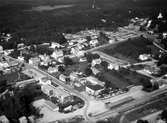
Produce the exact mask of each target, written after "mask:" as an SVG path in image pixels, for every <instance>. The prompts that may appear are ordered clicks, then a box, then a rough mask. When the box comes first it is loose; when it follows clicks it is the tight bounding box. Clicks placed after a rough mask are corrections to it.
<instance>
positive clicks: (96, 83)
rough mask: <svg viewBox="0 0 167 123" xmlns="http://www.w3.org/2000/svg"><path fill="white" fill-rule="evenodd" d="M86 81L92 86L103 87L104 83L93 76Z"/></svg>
mask: <svg viewBox="0 0 167 123" xmlns="http://www.w3.org/2000/svg"><path fill="white" fill-rule="evenodd" d="M86 80H87V81H88V82H90V83H91V84H92V85H101V86H104V82H102V81H100V80H98V79H97V78H95V77H93V76H89V77H86Z"/></svg>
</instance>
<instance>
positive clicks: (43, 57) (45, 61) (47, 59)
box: [39, 54, 51, 66]
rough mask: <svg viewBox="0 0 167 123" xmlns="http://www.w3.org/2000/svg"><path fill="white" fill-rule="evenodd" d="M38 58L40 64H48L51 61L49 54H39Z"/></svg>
mask: <svg viewBox="0 0 167 123" xmlns="http://www.w3.org/2000/svg"><path fill="white" fill-rule="evenodd" d="M39 58H40V59H41V61H42V62H41V63H42V64H41V65H45V66H48V64H49V63H50V62H51V59H50V56H48V55H46V54H44V55H39Z"/></svg>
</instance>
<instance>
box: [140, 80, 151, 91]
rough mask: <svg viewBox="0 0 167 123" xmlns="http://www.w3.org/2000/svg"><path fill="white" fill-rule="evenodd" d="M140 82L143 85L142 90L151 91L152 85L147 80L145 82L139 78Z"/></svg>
mask: <svg viewBox="0 0 167 123" xmlns="http://www.w3.org/2000/svg"><path fill="white" fill-rule="evenodd" d="M140 81H141V83H142V84H143V90H146V91H147V90H149V89H152V87H153V85H152V83H151V82H150V81H149V80H147V79H145V78H141V80H140Z"/></svg>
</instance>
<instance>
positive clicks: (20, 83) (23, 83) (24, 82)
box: [15, 79, 35, 87]
mask: <svg viewBox="0 0 167 123" xmlns="http://www.w3.org/2000/svg"><path fill="white" fill-rule="evenodd" d="M34 82H35V80H34V79H28V80H24V81H20V82H16V84H15V86H16V87H17V86H21V85H27V84H31V83H34Z"/></svg>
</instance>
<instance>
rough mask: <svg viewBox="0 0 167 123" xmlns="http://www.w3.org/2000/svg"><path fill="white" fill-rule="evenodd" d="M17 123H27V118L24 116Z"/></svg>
mask: <svg viewBox="0 0 167 123" xmlns="http://www.w3.org/2000/svg"><path fill="white" fill-rule="evenodd" d="M19 123H28V121H27V118H26V117H25V116H22V117H20V118H19Z"/></svg>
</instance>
